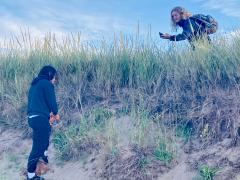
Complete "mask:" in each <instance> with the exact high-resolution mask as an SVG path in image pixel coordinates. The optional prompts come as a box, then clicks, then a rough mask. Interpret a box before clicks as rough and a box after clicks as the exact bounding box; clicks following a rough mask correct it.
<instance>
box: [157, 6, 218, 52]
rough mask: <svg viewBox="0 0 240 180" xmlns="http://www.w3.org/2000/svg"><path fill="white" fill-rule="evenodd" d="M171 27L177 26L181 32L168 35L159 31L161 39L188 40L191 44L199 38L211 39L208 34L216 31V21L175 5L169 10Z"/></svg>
mask: <svg viewBox="0 0 240 180" xmlns="http://www.w3.org/2000/svg"><path fill="white" fill-rule="evenodd" d="M171 22H172V27H173V28H174V29H175V30H177V29H178V28H179V27H181V28H182V29H183V32H182V33H181V34H178V35H170V34H168V33H165V34H164V33H159V34H160V37H161V38H162V39H169V40H170V41H182V40H186V39H187V40H188V41H189V42H190V44H191V45H192V46H193V48H194V45H193V42H194V41H198V40H200V39H207V40H208V41H209V42H210V41H211V39H210V37H209V34H213V33H215V32H216V31H217V26H218V24H217V22H216V21H215V19H213V18H212V17H211V16H210V15H207V16H205V15H203V14H196V15H192V14H191V13H190V12H188V11H187V10H186V9H184V8H182V7H179V6H178V7H175V8H173V9H172V11H171Z"/></svg>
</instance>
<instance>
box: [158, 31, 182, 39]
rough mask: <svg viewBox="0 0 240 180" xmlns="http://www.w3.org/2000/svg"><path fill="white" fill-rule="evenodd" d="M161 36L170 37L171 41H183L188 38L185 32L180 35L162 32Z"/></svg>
mask: <svg viewBox="0 0 240 180" xmlns="http://www.w3.org/2000/svg"><path fill="white" fill-rule="evenodd" d="M160 38H162V39H169V40H170V41H183V40H185V39H187V35H186V34H185V33H184V32H183V33H182V34H178V35H170V34H167V33H165V34H162V35H160Z"/></svg>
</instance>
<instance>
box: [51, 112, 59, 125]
mask: <svg viewBox="0 0 240 180" xmlns="http://www.w3.org/2000/svg"><path fill="white" fill-rule="evenodd" d="M59 120H60V116H59V115H58V114H57V115H53V113H50V119H49V123H50V125H53V124H54V122H55V121H59Z"/></svg>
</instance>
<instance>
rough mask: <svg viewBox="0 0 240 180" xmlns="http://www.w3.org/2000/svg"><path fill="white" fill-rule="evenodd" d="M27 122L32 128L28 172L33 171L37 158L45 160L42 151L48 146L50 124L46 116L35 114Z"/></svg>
mask: <svg viewBox="0 0 240 180" xmlns="http://www.w3.org/2000/svg"><path fill="white" fill-rule="evenodd" d="M28 124H29V126H30V127H31V128H32V130H33V136H32V140H33V143H32V150H31V153H30V155H29V158H28V165H27V170H28V172H30V173H33V172H35V170H36V167H37V163H38V160H39V158H41V157H42V158H43V160H45V161H47V159H46V157H45V156H44V152H45V151H46V150H47V149H48V146H49V137H50V134H51V126H50V124H49V120H48V118H45V117H41V116H37V117H34V118H29V119H28Z"/></svg>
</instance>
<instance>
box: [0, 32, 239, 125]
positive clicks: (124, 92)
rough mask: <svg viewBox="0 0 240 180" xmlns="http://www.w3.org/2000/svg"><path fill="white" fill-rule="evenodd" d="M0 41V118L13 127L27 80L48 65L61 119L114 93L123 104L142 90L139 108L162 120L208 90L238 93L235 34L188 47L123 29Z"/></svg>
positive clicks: (200, 100)
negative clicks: (93, 37) (87, 36)
mask: <svg viewBox="0 0 240 180" xmlns="http://www.w3.org/2000/svg"><path fill="white" fill-rule="evenodd" d="M1 46H2V51H1V54H0V99H1V104H0V108H1V114H0V122H1V124H3V125H5V126H10V127H14V128H22V129H26V127H27V126H26V125H27V123H26V104H27V91H28V88H29V84H30V82H31V80H32V79H33V77H35V76H36V75H37V73H38V71H39V69H40V68H41V67H42V66H43V65H48V64H51V65H53V66H54V67H56V68H57V69H58V72H59V84H58V86H57V88H56V91H57V97H58V101H59V105H60V113H61V114H62V116H63V119H65V120H67V122H68V123H70V122H71V118H69V117H71V116H70V115H71V113H73V112H84V110H85V109H86V108H88V107H89V106H91V105H93V104H91V102H98V101H104V100H109V99H111V98H112V97H113V96H114V98H118V99H120V100H121V101H122V102H123V101H128V100H129V103H130V102H131V96H133V95H134V94H142V97H143V98H144V102H146V103H145V106H146V108H148V109H149V110H150V111H155V112H157V113H161V114H163V116H164V118H163V119H172V120H174V121H182V122H185V121H188V120H189V119H191V118H190V115H189V114H191V113H190V112H189V110H190V109H193V108H198V107H200V106H203V105H204V102H205V101H206V99H207V98H208V97H209V95H210V94H213V93H214V92H216V91H218V92H222V91H223V92H226V94H227V93H229V92H230V93H235V94H236V95H237V94H238V93H239V81H240V79H239V78H240V51H239V49H240V38H239V37H234V38H232V41H231V42H229V40H228V39H224V38H221V39H217V40H214V41H213V42H212V44H211V45H207V44H201V45H199V46H198V47H197V48H196V50H195V51H192V50H191V48H188V47H186V48H185V47H180V48H178V47H177V45H176V46H173V47H172V48H170V49H168V50H166V48H163V47H161V45H159V44H158V43H157V41H155V40H151V38H147V40H146V39H144V38H143V39H141V38H139V37H138V36H136V37H129V36H124V35H121V36H119V37H115V39H114V40H113V42H112V43H109V42H105V41H101V42H98V43H96V44H94V43H87V42H82V41H81V36H80V34H78V35H76V36H74V35H71V36H66V37H65V38H63V40H62V41H61V42H59V41H57V40H56V38H55V37H54V35H53V34H49V35H48V36H46V37H45V38H44V39H42V40H40V39H31V37H30V36H29V35H28V34H23V35H22V37H20V38H12V39H11V40H9V41H6V42H5V43H3V44H2V45H1ZM222 95H224V94H222ZM90 100H92V101H90ZM130 104H131V103H130ZM192 111H194V109H193V110H192ZM200 129H201V128H200Z"/></svg>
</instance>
